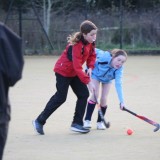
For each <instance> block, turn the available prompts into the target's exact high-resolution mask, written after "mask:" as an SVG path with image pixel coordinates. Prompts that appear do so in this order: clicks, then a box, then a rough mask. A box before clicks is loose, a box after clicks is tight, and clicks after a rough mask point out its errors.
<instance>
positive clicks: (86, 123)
mask: <svg viewBox="0 0 160 160" xmlns="http://www.w3.org/2000/svg"><path fill="white" fill-rule="evenodd" d="M83 127H84V128H91V127H92V126H91V121H89V120H85V121H84V124H83Z"/></svg>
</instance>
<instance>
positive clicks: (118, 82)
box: [115, 67, 124, 103]
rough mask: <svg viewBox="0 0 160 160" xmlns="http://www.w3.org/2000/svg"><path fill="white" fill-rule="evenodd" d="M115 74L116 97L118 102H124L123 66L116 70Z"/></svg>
mask: <svg viewBox="0 0 160 160" xmlns="http://www.w3.org/2000/svg"><path fill="white" fill-rule="evenodd" d="M115 74H116V75H115V88H116V91H117V95H118V99H119V101H120V103H124V97H123V88H122V76H123V67H122V68H120V69H119V70H117V71H116V73H115Z"/></svg>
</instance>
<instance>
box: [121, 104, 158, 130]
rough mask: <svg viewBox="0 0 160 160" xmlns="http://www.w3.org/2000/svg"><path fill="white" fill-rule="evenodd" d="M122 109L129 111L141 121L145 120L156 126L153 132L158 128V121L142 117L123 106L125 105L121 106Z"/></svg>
mask: <svg viewBox="0 0 160 160" xmlns="http://www.w3.org/2000/svg"><path fill="white" fill-rule="evenodd" d="M123 110H124V111H127V112H128V113H130V114H132V115H134V116H136V117H138V118H140V119H142V120H143V121H145V122H147V123H149V124H151V125H153V126H155V127H156V128H155V129H154V130H153V131H154V132H156V131H158V130H159V129H160V124H159V123H157V122H154V121H152V120H150V119H148V118H146V117H144V116H141V115H138V114H136V113H134V112H132V111H130V110H129V109H127V108H125V107H123Z"/></svg>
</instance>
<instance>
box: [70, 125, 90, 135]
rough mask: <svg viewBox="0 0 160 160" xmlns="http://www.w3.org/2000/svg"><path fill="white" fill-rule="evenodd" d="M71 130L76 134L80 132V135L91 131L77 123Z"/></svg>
mask: <svg viewBox="0 0 160 160" xmlns="http://www.w3.org/2000/svg"><path fill="white" fill-rule="evenodd" d="M71 130H72V131H74V132H80V133H88V132H89V131H90V130H89V129H87V128H84V127H83V126H81V125H79V124H77V123H72V125H71Z"/></svg>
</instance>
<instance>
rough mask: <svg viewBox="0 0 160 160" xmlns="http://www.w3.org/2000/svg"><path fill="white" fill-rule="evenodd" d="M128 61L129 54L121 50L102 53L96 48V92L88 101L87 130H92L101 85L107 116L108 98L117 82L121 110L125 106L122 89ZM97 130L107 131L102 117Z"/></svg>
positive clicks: (94, 80) (93, 72)
mask: <svg viewBox="0 0 160 160" xmlns="http://www.w3.org/2000/svg"><path fill="white" fill-rule="evenodd" d="M126 60H127V53H126V52H125V51H124V50H121V49H113V50H112V51H111V52H108V51H102V50H100V49H97V48H96V62H95V68H94V69H93V70H92V75H91V78H92V82H93V84H94V85H95V91H94V93H92V95H91V96H90V98H89V100H88V105H87V110H86V116H85V121H84V127H85V128H91V117H92V114H93V111H94V108H95V105H96V100H95V96H96V97H98V96H99V90H100V84H101V85H102V89H101V97H100V106H101V109H102V112H103V115H105V112H106V109H107V97H108V94H109V91H110V88H111V83H112V81H113V80H115V88H116V91H117V95H118V98H119V101H120V108H121V109H123V107H124V106H125V104H124V98H123V89H122V76H123V68H124V67H123V64H124V63H125V62H126ZM94 94H95V95H94ZM97 129H101V130H104V129H106V128H105V126H104V124H103V122H102V120H101V118H100V116H99V115H98V119H97Z"/></svg>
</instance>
